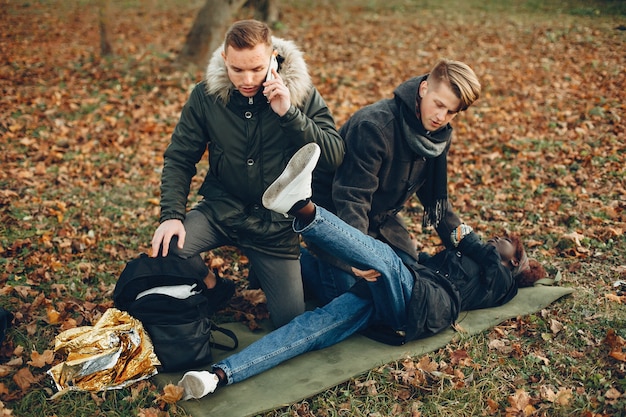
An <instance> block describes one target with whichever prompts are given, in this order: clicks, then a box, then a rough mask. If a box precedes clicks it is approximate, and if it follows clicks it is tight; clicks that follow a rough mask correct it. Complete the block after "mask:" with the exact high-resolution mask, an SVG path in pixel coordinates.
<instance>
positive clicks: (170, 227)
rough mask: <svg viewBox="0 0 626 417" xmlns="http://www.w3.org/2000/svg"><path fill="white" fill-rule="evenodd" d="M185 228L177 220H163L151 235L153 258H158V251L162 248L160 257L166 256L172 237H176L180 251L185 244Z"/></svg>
mask: <svg viewBox="0 0 626 417" xmlns="http://www.w3.org/2000/svg"><path fill="white" fill-rule="evenodd" d="M185 234H186V232H185V226H183V222H182V221H180V220H178V219H170V220H165V221H164V222H163V223H161V224H160V225H159V227H158V228H157V229H156V230H155V232H154V235H152V254H151V256H152V257H153V258H155V257H157V256H159V249H160V248H161V247H162V248H163V251H162V255H163V256H167V253H168V252H169V249H170V242H171V241H172V238H173V237H174V236H178V245H177V246H178V248H179V249H182V248H183V245H184V244H185Z"/></svg>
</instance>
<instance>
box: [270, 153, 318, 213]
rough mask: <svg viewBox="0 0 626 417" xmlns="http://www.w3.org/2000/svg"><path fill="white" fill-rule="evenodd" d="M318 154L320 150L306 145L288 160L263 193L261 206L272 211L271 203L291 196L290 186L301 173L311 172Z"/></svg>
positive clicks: (291, 187) (291, 188)
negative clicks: (283, 168) (281, 171)
mask: <svg viewBox="0 0 626 417" xmlns="http://www.w3.org/2000/svg"><path fill="white" fill-rule="evenodd" d="M320 153H321V152H320V148H319V146H318V145H317V144H315V143H307V144H306V145H304V146H303V147H302V148H300V149H299V150H298V151H297V152H296V153H295V154H294V155H293V157H292V158H291V159H290V160H289V163H288V164H287V166H286V167H285V170H284V171H283V173H282V174H280V176H279V177H278V178H277V179H276V180H275V181H274V182H273V183H272V184H271V185H270V186H269V187H268V188H267V190H265V193H263V198H262V203H263V206H264V207H266V208H268V209H270V210H272V207H273V205H272V202H274V201H276V200H280V199H282V196H283V195H289V194H292V190H293V188H294V187H293V186H290V184H291V183H293V182H295V180H296V179H297V178H298V176H299V175H302V173H303V172H310V171H313V168H314V167H315V165H317V161H318V159H319V157H320ZM308 197H310V196H308ZM289 208H291V207H289Z"/></svg>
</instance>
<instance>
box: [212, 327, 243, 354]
mask: <svg viewBox="0 0 626 417" xmlns="http://www.w3.org/2000/svg"><path fill="white" fill-rule="evenodd" d="M211 331H217V332H220V333H222V334H223V335H225V336H226V337H228V338H229V339H231V340H232V341H233V346H226V345H223V344H221V343H217V342H213V341H211V343H210V344H211V347H214V348H217V349H222V350H235V349H237V347H239V339H237V335H235V332H233V331H232V330H230V329H226V328H224V327H220V326H218V325H217V324H215V323H214V324H213V326H211ZM211 338H213V335H211Z"/></svg>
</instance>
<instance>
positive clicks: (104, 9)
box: [98, 0, 113, 56]
mask: <svg viewBox="0 0 626 417" xmlns="http://www.w3.org/2000/svg"><path fill="white" fill-rule="evenodd" d="M109 4H110V1H109V0H99V1H98V28H99V29H100V55H101V56H108V55H111V54H112V53H113V48H111V42H110V41H109V31H108V24H109V11H110V7H109Z"/></svg>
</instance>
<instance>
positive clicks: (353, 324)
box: [214, 207, 413, 384]
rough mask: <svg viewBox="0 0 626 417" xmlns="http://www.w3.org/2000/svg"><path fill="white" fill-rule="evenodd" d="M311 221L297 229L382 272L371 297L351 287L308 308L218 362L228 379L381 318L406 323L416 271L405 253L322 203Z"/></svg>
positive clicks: (394, 323) (400, 327) (272, 364)
mask: <svg viewBox="0 0 626 417" xmlns="http://www.w3.org/2000/svg"><path fill="white" fill-rule="evenodd" d="M316 210H317V211H316V214H315V219H314V220H313V221H312V222H311V223H310V224H308V225H306V226H301V225H299V224H298V222H297V221H294V230H295V231H296V232H299V233H301V234H302V236H303V237H304V239H305V240H307V241H310V242H314V243H315V244H317V245H318V246H320V247H323V248H325V249H326V250H328V251H329V252H330V253H333V254H335V255H336V256H337V257H339V258H341V259H343V260H344V261H345V262H347V263H349V264H351V265H354V266H356V267H357V268H360V269H364V270H366V269H375V270H377V271H378V272H380V273H381V276H380V277H379V278H378V280H377V281H376V282H368V287H369V289H370V292H371V294H372V297H371V299H370V298H367V299H364V298H360V297H358V296H357V295H355V294H353V293H352V292H346V293H344V294H342V295H340V296H338V297H337V298H335V299H333V300H332V301H331V302H329V303H328V304H326V305H325V306H323V307H319V308H317V309H315V310H313V311H307V312H305V313H303V314H302V315H300V316H298V317H296V318H295V319H293V320H292V321H290V322H289V323H287V324H286V325H284V326H283V327H281V328H279V329H277V330H274V331H273V332H271V333H269V334H268V335H266V336H264V337H263V338H261V339H259V340H257V341H256V342H254V343H252V344H251V345H250V346H248V347H246V348H245V349H243V350H242V351H241V352H238V353H236V354H234V355H231V356H229V357H228V358H226V359H224V360H223V361H220V362H218V363H216V364H215V365H214V367H217V368H220V369H222V370H223V371H224V373H225V374H226V376H227V378H228V383H229V384H234V383H236V382H240V381H243V380H245V379H247V378H249V377H251V376H253V375H256V374H259V373H261V372H263V371H266V370H268V369H270V368H273V367H275V366H276V365H278V364H280V363H282V362H284V361H286V360H288V359H291V358H293V357H295V356H298V355H301V354H302V353H305V352H309V351H312V350H317V349H322V348H325V347H328V346H331V345H333V344H336V343H339V342H340V341H342V340H344V339H346V338H347V337H349V336H350V335H352V334H354V333H356V332H358V331H359V330H363V329H365V328H366V327H367V326H368V325H369V324H370V323H373V322H380V323H381V324H385V325H388V326H391V327H392V328H394V329H396V330H403V329H404V328H405V327H406V308H407V306H408V303H409V300H410V298H411V292H412V290H413V275H412V273H411V272H410V271H409V269H408V268H407V267H406V266H405V265H404V264H403V263H402V260H401V259H400V257H399V256H398V255H397V254H396V253H395V252H394V251H393V250H392V249H391V248H390V247H389V246H388V245H386V244H385V243H382V242H380V241H378V240H376V239H374V238H372V237H370V236H367V235H365V234H363V233H362V232H360V231H359V230H357V229H355V228H353V227H351V226H349V225H348V224H346V223H345V222H343V221H342V220H340V219H339V218H338V217H337V216H335V215H334V214H332V213H330V212H329V211H327V210H325V209H324V208H322V207H317V208H316Z"/></svg>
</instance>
